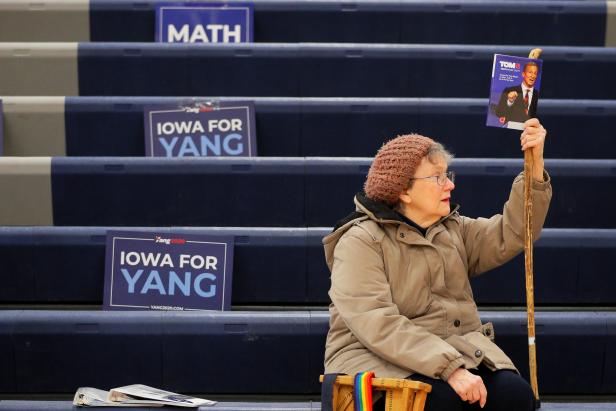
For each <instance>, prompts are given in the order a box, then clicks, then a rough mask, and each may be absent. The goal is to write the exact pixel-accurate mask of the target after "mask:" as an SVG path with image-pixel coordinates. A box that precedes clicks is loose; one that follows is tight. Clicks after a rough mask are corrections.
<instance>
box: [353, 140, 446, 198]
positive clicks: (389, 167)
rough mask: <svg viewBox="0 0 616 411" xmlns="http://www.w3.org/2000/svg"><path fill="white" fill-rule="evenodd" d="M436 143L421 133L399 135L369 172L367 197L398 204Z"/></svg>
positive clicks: (377, 154)
mask: <svg viewBox="0 0 616 411" xmlns="http://www.w3.org/2000/svg"><path fill="white" fill-rule="evenodd" d="M432 144H434V140H432V139H430V138H428V137H424V136H421V135H419V134H407V135H404V136H398V137H396V138H394V139H393V140H390V141H388V142H387V143H385V144H384V145H383V147H381V149H380V150H379V151H378V153H376V157H375V158H374V161H373V162H372V165H371V166H370V170H369V171H368V177H366V183H365V184H364V191H365V193H366V195H367V196H368V197H369V198H371V199H373V200H376V201H382V202H384V203H386V204H388V205H394V204H396V203H397V202H398V196H399V195H400V193H402V191H403V190H404V189H405V188H406V187H407V185H408V183H409V181H410V179H411V177H413V176H414V175H415V171H416V170H417V167H419V163H421V159H422V158H423V157H425V156H426V154H428V150H429V149H430V146H432Z"/></svg>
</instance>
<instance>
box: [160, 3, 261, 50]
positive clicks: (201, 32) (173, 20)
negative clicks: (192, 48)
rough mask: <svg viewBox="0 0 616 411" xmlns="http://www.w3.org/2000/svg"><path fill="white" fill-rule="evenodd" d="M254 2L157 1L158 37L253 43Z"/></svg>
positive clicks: (166, 40)
mask: <svg viewBox="0 0 616 411" xmlns="http://www.w3.org/2000/svg"><path fill="white" fill-rule="evenodd" d="M252 38H253V6H252V4H251V3H228V4H227V3H205V2H178V3H158V4H157V5H156V41H158V42H162V43H251V42H252V41H253V40H252Z"/></svg>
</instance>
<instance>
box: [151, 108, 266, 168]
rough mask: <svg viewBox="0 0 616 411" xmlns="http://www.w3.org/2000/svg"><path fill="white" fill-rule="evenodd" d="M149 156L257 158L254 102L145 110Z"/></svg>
mask: <svg viewBox="0 0 616 411" xmlns="http://www.w3.org/2000/svg"><path fill="white" fill-rule="evenodd" d="M144 123H145V127H144V129H145V149H146V156H149V157H211V156H214V157H219V156H243V157H253V156H256V155H257V144H256V133H255V115H254V104H253V103H252V102H251V101H236V102H219V103H216V104H212V103H197V104H193V105H190V106H184V107H182V106H180V107H178V106H146V107H144Z"/></svg>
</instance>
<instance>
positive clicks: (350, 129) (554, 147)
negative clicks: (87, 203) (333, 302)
mask: <svg viewBox="0 0 616 411" xmlns="http://www.w3.org/2000/svg"><path fill="white" fill-rule="evenodd" d="M203 99H208V98H207V97H203ZM218 99H219V100H221V101H225V100H228V98H224V97H223V98H218ZM246 99H248V100H253V101H254V102H255V112H256V126H257V131H256V133H257V144H258V152H259V154H260V155H261V156H265V157H271V156H282V157H285V156H342V157H349V156H353V157H370V156H372V155H374V153H375V152H376V150H377V149H378V148H379V147H380V146H381V145H382V144H383V142H384V141H387V140H388V139H391V138H393V137H395V136H396V135H399V134H405V133H409V132H421V133H423V134H425V135H428V136H433V137H434V138H436V139H437V140H439V141H440V142H442V143H443V144H444V145H445V146H446V147H448V148H449V149H450V150H452V151H453V152H454V153H455V154H456V155H457V156H458V157H493V158H494V157H496V158H498V157H504V158H507V157H513V156H515V155H516V154H517V152H518V147H519V142H518V135H519V132H516V131H512V130H507V131H503V130H499V129H497V128H493V127H486V126H485V117H486V110H487V101H486V100H485V99H432V98H426V99H415V98H408V99H363V98H356V99H347V98H318V99H307V98H285V99H280V98H268V97H256V98H255V97H252V98H251V97H247V98H246ZM182 101H186V99H182V98H178V97H166V98H164V97H68V98H67V99H66V103H65V114H64V116H65V129H66V154H67V155H68V156H142V155H144V153H145V143H144V137H143V135H144V131H143V107H144V106H148V105H159V104H170V105H173V104H180V103H181V102H182ZM539 115H540V118H541V121H542V123H543V124H544V125H545V127H546V129H547V130H548V132H549V135H548V138H549V139H550V142H552V140H554V144H550V147H549V150H548V153H547V155H549V157H551V158H587V159H591V158H616V147H614V145H612V144H610V143H611V135H610V133H609V132H608V130H609V129H610V128H609V127H611V124H612V123H613V118H614V116H616V102H615V101H610V100H604V101H595V100H582V101H580V100H549V99H546V100H542V101H541V104H540V107H539ZM444 118H447V119H448V121H442V120H443V119H444ZM579 129H583V130H585V133H586V134H587V135H589V136H592V137H591V138H588V139H587V140H586V141H585V144H578V143H577V142H578V140H579V134H578V131H577V130H579ZM14 138H19V136H15V137H14ZM41 155H45V153H41Z"/></svg>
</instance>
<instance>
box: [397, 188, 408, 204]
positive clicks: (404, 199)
mask: <svg viewBox="0 0 616 411" xmlns="http://www.w3.org/2000/svg"><path fill="white" fill-rule="evenodd" d="M398 198H399V199H400V202H401V203H403V204H405V205H409V204H411V196H410V195H409V193H408V190H404V191H403V192H401V193H400V195H399V196H398Z"/></svg>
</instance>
